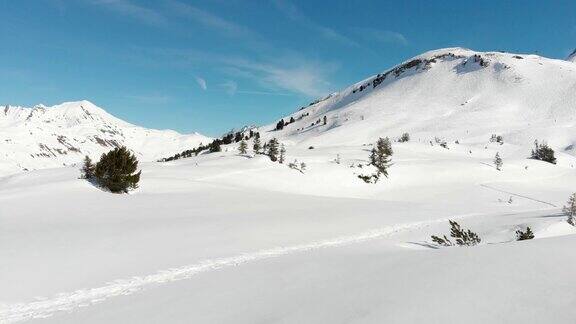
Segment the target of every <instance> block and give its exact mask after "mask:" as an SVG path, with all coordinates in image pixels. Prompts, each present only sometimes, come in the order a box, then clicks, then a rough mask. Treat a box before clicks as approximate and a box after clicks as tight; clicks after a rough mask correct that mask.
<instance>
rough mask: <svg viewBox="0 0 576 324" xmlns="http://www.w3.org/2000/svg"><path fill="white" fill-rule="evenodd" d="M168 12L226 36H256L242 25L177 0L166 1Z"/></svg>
mask: <svg viewBox="0 0 576 324" xmlns="http://www.w3.org/2000/svg"><path fill="white" fill-rule="evenodd" d="M166 4H167V6H168V7H169V9H170V11H172V12H173V13H174V15H178V16H181V17H185V18H188V19H190V20H192V21H194V22H196V23H198V24H200V25H202V26H205V27H207V28H211V29H214V30H217V31H219V32H221V33H223V34H226V35H228V36H240V37H255V36H256V34H255V33H254V32H253V31H252V30H250V29H249V28H246V27H244V26H242V25H239V24H236V23H234V22H231V21H229V20H226V19H224V18H222V17H220V16H217V15H214V14H212V13H210V12H208V11H206V10H203V9H200V8H198V7H195V6H192V5H190V4H187V3H183V2H180V1H177V0H168V1H167V2H166Z"/></svg>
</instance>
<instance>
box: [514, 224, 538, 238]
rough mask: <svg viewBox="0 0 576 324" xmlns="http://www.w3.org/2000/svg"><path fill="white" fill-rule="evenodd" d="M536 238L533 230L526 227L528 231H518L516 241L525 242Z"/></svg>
mask: <svg viewBox="0 0 576 324" xmlns="http://www.w3.org/2000/svg"><path fill="white" fill-rule="evenodd" d="M533 238H534V233H533V232H532V229H531V228H530V227H529V226H528V227H526V231H525V232H522V230H517V231H516V241H524V240H531V239H533Z"/></svg>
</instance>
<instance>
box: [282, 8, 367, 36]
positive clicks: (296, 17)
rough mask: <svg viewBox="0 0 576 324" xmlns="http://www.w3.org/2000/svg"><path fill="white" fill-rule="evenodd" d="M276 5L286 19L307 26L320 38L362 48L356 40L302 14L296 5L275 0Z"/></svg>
mask: <svg viewBox="0 0 576 324" xmlns="http://www.w3.org/2000/svg"><path fill="white" fill-rule="evenodd" d="M274 4H275V5H276V7H277V8H278V9H279V10H280V11H281V12H283V13H284V14H285V15H286V17H288V18H289V19H291V20H293V21H295V22H298V23H300V24H302V25H303V26H305V27H307V28H309V29H312V30H314V31H315V32H317V33H318V34H319V35H320V36H322V37H324V38H326V39H329V40H332V41H336V42H339V43H342V44H345V45H348V46H360V45H359V44H358V43H357V42H355V41H354V40H352V39H350V38H348V37H346V36H344V35H342V34H340V33H338V32H337V31H335V30H334V29H332V28H330V27H327V26H323V25H321V24H319V23H317V22H315V21H313V20H312V19H310V18H309V17H308V16H306V15H304V13H302V11H300V9H298V7H296V5H294V4H293V3H291V2H290V1H288V0H274Z"/></svg>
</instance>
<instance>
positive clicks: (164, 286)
mask: <svg viewBox="0 0 576 324" xmlns="http://www.w3.org/2000/svg"><path fill="white" fill-rule="evenodd" d="M394 148H395V149H396V151H397V153H395V156H397V158H396V159H395V163H396V164H395V165H394V166H393V167H392V168H391V171H390V172H391V177H390V179H389V180H383V181H382V182H379V183H378V184H376V185H367V184H364V183H363V182H362V181H360V180H359V179H357V178H356V179H355V176H354V174H353V173H354V172H355V171H354V170H355V169H351V168H350V167H349V164H350V163H351V162H352V161H358V160H361V159H364V160H365V159H366V152H365V149H364V148H363V147H357V148H354V147H340V148H330V149H331V150H335V149H337V150H338V151H341V152H346V153H342V162H341V164H336V163H334V162H333V161H331V159H330V158H329V156H327V154H326V153H325V152H324V150H323V149H322V148H320V147H319V148H317V149H314V150H308V149H294V150H292V151H289V154H288V155H289V157H293V158H297V159H299V160H301V161H306V162H308V170H307V171H306V172H305V173H304V174H301V173H299V172H297V171H295V170H292V169H289V168H288V167H286V166H284V165H280V164H278V163H272V162H270V161H269V160H268V159H267V158H266V157H264V156H257V157H255V158H247V157H244V156H238V155H237V154H236V153H235V152H233V151H232V147H230V151H229V152H223V153H216V154H209V155H204V156H199V157H197V158H190V159H183V160H179V161H175V162H170V163H146V164H143V165H142V167H143V175H142V182H141V185H140V188H139V189H138V190H137V191H135V192H133V193H132V194H130V195H113V194H109V193H106V192H103V191H101V190H99V189H97V188H95V187H93V186H92V185H90V184H89V183H88V182H86V181H84V180H81V179H77V176H78V171H77V169H75V168H73V167H70V168H61V169H48V170H40V171H35V172H31V173H28V174H23V175H15V176H10V177H6V178H3V179H2V181H1V184H0V194H1V196H0V197H1V198H0V200H1V201H0V205H1V206H2V215H1V216H0V222H1V223H0V224H1V226H0V228H1V230H0V233H1V235H0V244H1V246H2V247H3V248H2V249H1V250H0V253H1V255H0V258H2V259H3V260H8V262H5V263H3V265H2V267H1V268H0V273H1V274H0V285H1V286H2V287H3V289H2V290H1V291H0V300H2V302H3V303H4V305H3V307H2V310H1V311H0V318H1V319H3V320H5V321H7V322H10V321H18V320H28V319H33V318H42V317H46V318H45V319H37V320H36V321H37V322H52V323H80V322H81V323H144V322H149V323H158V322H181V323H190V322H205V323H209V322H230V323H231V322H234V323H239V322H240V323H254V322H309V323H312V322H316V323H317V322H324V323H327V322H330V323H339V322H374V323H375V322H382V321H384V322H390V321H391V322H403V323H405V322H414V323H418V322H421V321H423V320H424V319H426V320H427V321H429V322H441V321H443V322H453V321H454V320H456V319H457V318H459V317H460V316H464V315H466V316H467V317H469V318H472V319H473V322H478V323H485V322H502V323H510V322H515V321H518V322H523V321H524V320H534V322H538V320H539V319H541V320H544V319H550V318H553V319H555V321H554V322H566V323H568V322H570V321H571V319H573V318H574V316H576V311H574V310H573V308H572V307H571V306H570V305H572V302H573V301H574V298H575V295H574V293H573V290H574V286H573V285H572V284H571V283H572V282H573V280H572V276H573V275H572V273H573V272H574V271H575V270H576V265H574V264H573V263H571V262H570V261H569V260H570V258H571V255H572V253H573V251H572V249H571V248H570V246H571V245H572V244H573V242H574V239H575V237H576V236H573V235H572V234H575V233H576V231H575V230H574V229H573V228H572V227H571V226H570V225H568V224H567V223H566V222H565V217H563V216H561V215H560V208H559V206H561V205H562V204H563V203H564V200H565V199H566V197H567V196H568V195H569V194H570V193H571V191H572V190H573V187H572V185H571V184H572V183H573V182H574V181H575V180H576V172H574V170H573V169H571V168H570V167H565V166H564V167H563V166H553V165H552V164H548V163H545V162H540V161H533V160H526V159H519V160H513V161H506V162H507V163H506V165H505V168H504V171H502V172H498V171H496V170H495V169H494V168H493V167H491V166H488V165H486V164H484V163H487V161H485V159H482V158H470V157H467V156H466V155H465V153H462V154H463V155H464V156H463V157H462V158H461V160H459V161H456V162H448V161H446V160H445V159H446V157H447V156H448V157H450V156H452V155H453V154H455V153H454V152H452V151H448V150H446V149H443V148H439V147H437V148H436V147H435V148H430V147H429V144H417V143H395V144H394ZM328 149H329V148H326V150H328ZM451 160H454V159H451ZM456 160H457V159H456ZM431 161H435V163H432V165H431ZM442 161H444V162H442ZM441 164H448V165H444V167H442V168H441V167H440V165H441ZM434 165H436V166H434ZM525 165H528V166H529V167H528V169H525V168H524V166H525ZM446 167H448V168H449V169H453V170H458V171H454V172H456V173H457V174H456V175H455V176H444V175H445V174H447V172H446V171H442V170H444V169H445V168H446ZM510 197H512V202H511V203H509V202H508V201H509V199H510ZM448 219H454V220H458V221H459V222H460V223H461V224H463V225H464V226H465V227H470V228H472V229H473V230H475V231H477V232H478V233H479V234H480V236H481V238H482V240H483V241H482V245H480V246H478V247H471V248H457V247H454V248H442V249H436V248H434V247H433V246H431V245H430V243H431V241H430V235H432V234H439V233H448V230H449V227H448V222H447V220H448ZM527 225H529V226H531V227H532V228H533V229H534V231H535V234H536V239H535V240H533V241H526V242H515V241H514V237H515V234H514V233H515V231H516V230H517V229H523V228H524V227H525V226H527Z"/></svg>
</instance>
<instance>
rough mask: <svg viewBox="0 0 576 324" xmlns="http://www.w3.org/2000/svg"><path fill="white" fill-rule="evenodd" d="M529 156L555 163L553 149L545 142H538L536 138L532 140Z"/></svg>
mask: <svg viewBox="0 0 576 324" xmlns="http://www.w3.org/2000/svg"><path fill="white" fill-rule="evenodd" d="M531 158H533V159H535V160H540V161H544V162H548V163H552V164H556V158H555V157H554V150H553V149H551V148H550V147H549V146H548V145H547V144H546V143H542V144H539V143H538V140H536V141H534V149H533V150H532V155H531Z"/></svg>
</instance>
